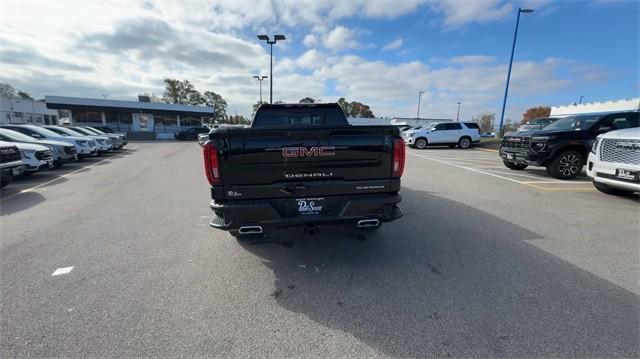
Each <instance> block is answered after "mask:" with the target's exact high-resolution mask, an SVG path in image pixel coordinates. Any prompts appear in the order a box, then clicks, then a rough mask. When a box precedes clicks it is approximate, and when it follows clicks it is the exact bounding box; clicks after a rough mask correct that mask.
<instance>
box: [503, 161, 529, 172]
mask: <svg viewBox="0 0 640 359" xmlns="http://www.w3.org/2000/svg"><path fill="white" fill-rule="evenodd" d="M502 163H504V165H505V167H507V168H508V169H510V170H516V171H522V170H523V169H525V168H527V167H529V166H527V165H525V164H522V163H514V162H508V161H502Z"/></svg>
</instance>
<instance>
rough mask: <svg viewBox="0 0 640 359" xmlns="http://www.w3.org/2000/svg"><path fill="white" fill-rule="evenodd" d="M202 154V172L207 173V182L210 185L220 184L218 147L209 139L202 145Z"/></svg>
mask: <svg viewBox="0 0 640 359" xmlns="http://www.w3.org/2000/svg"><path fill="white" fill-rule="evenodd" d="M202 154H203V156H204V172H205V173H206V175H207V180H209V184H210V185H212V186H215V185H219V184H221V183H222V179H221V178H220V167H219V166H220V162H219V161H218V148H217V147H216V145H215V144H214V143H213V142H211V141H209V142H208V143H207V144H205V145H204V146H203V147H202Z"/></svg>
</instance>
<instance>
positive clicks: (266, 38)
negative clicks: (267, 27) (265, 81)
mask: <svg viewBox="0 0 640 359" xmlns="http://www.w3.org/2000/svg"><path fill="white" fill-rule="evenodd" d="M258 40H264V41H266V42H267V44H269V45H270V46H271V49H270V61H269V103H273V44H275V43H276V42H278V41H283V40H286V38H285V37H284V35H273V40H272V39H270V38H269V36H268V35H258Z"/></svg>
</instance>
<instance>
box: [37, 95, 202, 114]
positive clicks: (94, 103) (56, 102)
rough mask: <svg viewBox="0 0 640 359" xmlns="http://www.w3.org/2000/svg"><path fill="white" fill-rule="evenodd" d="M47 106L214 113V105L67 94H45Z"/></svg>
mask: <svg viewBox="0 0 640 359" xmlns="http://www.w3.org/2000/svg"><path fill="white" fill-rule="evenodd" d="M45 102H46V103H47V108H51V109H59V110H60V109H70V110H73V109H80V108H82V109H90V108H93V109H95V110H107V109H119V110H131V111H138V112H144V111H149V112H172V113H178V114H179V113H183V114H187V113H188V114H200V115H205V114H208V115H210V114H212V113H213V110H214V109H213V107H208V106H192V105H181V104H173V103H154V102H138V101H124V100H108V99H97V98H81V97H65V96H45Z"/></svg>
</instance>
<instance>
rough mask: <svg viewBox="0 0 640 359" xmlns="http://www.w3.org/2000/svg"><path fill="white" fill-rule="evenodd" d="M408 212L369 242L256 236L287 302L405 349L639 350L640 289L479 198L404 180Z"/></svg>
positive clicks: (392, 348)
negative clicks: (562, 252)
mask: <svg viewBox="0 0 640 359" xmlns="http://www.w3.org/2000/svg"><path fill="white" fill-rule="evenodd" d="M402 194H403V196H404V198H405V200H404V201H403V202H402V203H401V208H402V209H403V210H404V211H405V218H402V219H400V220H398V221H397V222H394V223H391V224H387V225H385V226H383V227H382V228H380V229H379V230H378V231H377V233H375V234H372V235H370V236H369V239H368V240H366V241H356V240H353V239H351V238H348V237H345V236H343V235H339V234H332V233H323V234H321V235H317V236H305V237H301V236H298V234H299V232H296V233H295V234H288V235H287V236H280V237H279V238H277V239H278V240H280V241H292V242H293V246H291V247H290V248H287V247H284V246H280V245H277V244H263V245H252V244H250V242H245V241H242V242H241V245H242V246H243V247H244V248H246V249H247V250H248V251H250V252H252V253H254V254H255V255H257V256H259V257H261V258H262V259H263V260H264V265H265V266H266V267H268V268H270V269H271V270H272V271H273V274H274V277H275V287H276V290H275V292H274V293H273V294H272V296H273V297H274V298H275V300H276V301H277V303H278V304H279V305H281V306H282V307H283V308H285V309H287V310H289V311H292V312H296V313H300V314H303V315H304V316H305V317H307V318H309V319H311V320H313V321H315V322H317V323H319V324H321V325H322V326H325V327H328V328H332V329H335V330H339V331H344V332H346V333H348V334H350V335H352V336H354V337H355V338H357V339H358V340H360V341H362V342H363V343H366V344H367V345H368V346H370V347H372V348H374V349H376V350H377V351H379V352H380V353H383V355H388V356H393V357H434V356H454V357H487V356H501V357H512V356H516V357H522V356H527V357H530V356H561V357H566V356H572V357H587V356H588V357H620V356H630V357H637V356H638V355H639V354H640V350H639V344H638V338H639V334H640V333H639V329H638V326H639V324H638V318H639V317H640V309H639V308H640V306H639V304H640V301H639V298H638V296H637V295H635V294H633V293H631V292H629V291H627V290H625V289H623V288H621V287H618V286H616V285H613V284H611V283H610V282H608V281H606V280H603V279H601V278H599V277H597V276H595V275H592V274H591V273H589V272H587V271H585V270H582V269H580V268H578V267H576V266H574V265H572V264H570V263H568V262H566V261H563V260H561V259H559V258H558V257H556V256H553V255H551V254H549V253H547V252H544V251H542V250H540V249H538V248H536V247H535V246H533V245H532V244H530V243H527V242H526V241H535V240H536V239H539V238H540V236H539V235H537V234H536V233H534V232H531V231H529V230H527V229H525V228H522V227H520V226H517V225H514V224H512V223H510V222H508V221H505V220H503V219H501V218H498V217H495V216H493V215H491V214H488V213H485V212H483V211H481V210H478V209H476V208H473V207H469V206H466V205H464V204H461V203H458V202H454V201H451V200H448V199H445V198H442V197H439V196H436V195H434V194H430V193H427V192H423V191H417V190H413V189H410V188H403V190H402Z"/></svg>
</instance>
